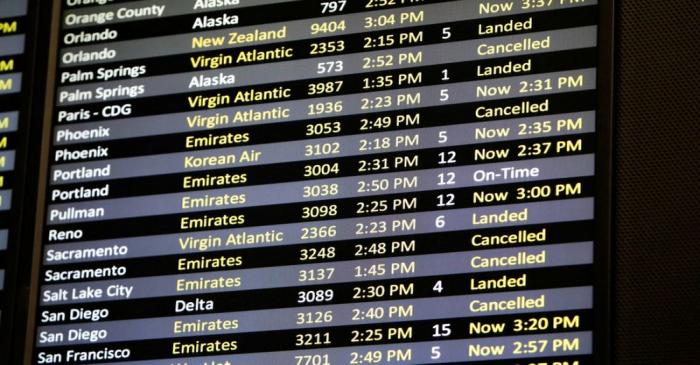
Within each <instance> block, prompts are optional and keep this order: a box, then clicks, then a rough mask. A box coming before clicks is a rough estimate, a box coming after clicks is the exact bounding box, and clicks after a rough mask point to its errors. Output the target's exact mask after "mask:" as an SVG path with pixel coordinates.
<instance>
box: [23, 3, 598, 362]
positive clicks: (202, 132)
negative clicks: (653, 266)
mask: <svg viewBox="0 0 700 365" xmlns="http://www.w3.org/2000/svg"><path fill="white" fill-rule="evenodd" d="M57 3H59V2H58V1H57ZM56 11H57V12H60V17H59V18H58V19H59V22H60V25H57V27H56V28H57V31H59V32H60V33H59V35H58V37H57V39H58V40H57V41H58V49H57V50H56V60H57V61H56V63H57V64H56V69H55V81H54V83H53V84H52V85H54V86H55V89H54V91H55V93H54V99H55V100H54V102H55V106H54V110H52V111H51V116H50V119H51V121H50V122H51V125H52V133H51V142H50V146H46V151H47V153H48V154H49V156H50V158H49V162H50V163H49V166H48V171H46V179H47V188H46V191H45V194H44V197H43V199H45V202H46V204H45V207H46V210H45V216H44V217H43V223H44V230H43V232H42V236H41V240H42V242H41V244H42V252H43V256H42V266H41V270H40V272H39V274H38V275H39V286H38V289H37V293H36V294H37V298H36V300H37V309H36V320H35V322H36V327H37V328H36V333H35V337H34V341H35V344H34V353H33V362H34V363H36V364H143V365H171V364H181V365H184V364H187V365H213V364H217V365H218V364H221V365H224V364H240V365H261V364H294V365H340V364H352V365H355V364H394V363H396V364H446V363H456V364H459V363H485V364H508V365H517V364H522V365H525V364H542V365H544V364H547V365H554V364H559V365H563V364H569V365H571V364H578V365H584V364H592V363H593V361H594V356H598V355H600V354H598V353H597V352H596V351H597V350H596V349H598V346H597V345H596V343H597V341H599V339H600V338H601V337H600V336H603V331H604V330H603V327H604V326H605V323H603V322H604V321H601V318H603V317H601V316H600V315H599V313H600V308H598V307H597V305H596V303H597V301H598V300H600V299H601V298H600V297H599V295H598V294H597V293H599V292H600V290H602V289H604V287H605V286H607V283H605V282H604V281H601V280H600V278H599V276H598V272H599V271H600V270H607V269H606V268H604V267H601V265H602V264H603V263H604V262H605V257H603V256H601V255H602V254H601V252H604V250H602V249H601V245H608V242H607V241H605V240H599V237H600V236H601V235H600V234H599V232H600V225H601V224H603V223H601V222H600V220H599V218H598V216H597V214H596V209H597V206H598V205H599V204H601V203H602V204H605V202H603V201H602V199H599V197H601V196H604V194H605V192H603V191H601V186H600V185H599V179H600V177H601V176H600V166H599V164H598V163H597V161H599V158H600V157H601V155H600V154H601V151H602V150H601V142H600V141H601V138H600V133H601V132H600V131H601V130H607V129H608V128H609V126H607V125H601V123H600V120H601V119H600V118H599V115H600V109H599V97H600V94H599V92H600V90H598V86H597V85H599V80H600V77H599V71H600V61H599V60H600V57H599V55H600V49H599V48H598V44H599V22H600V7H599V5H598V2H597V1H594V0H524V1H520V0H518V1H503V0H493V1H486V0H457V1H455V0H452V1H419V0H412V1H408V0H362V1H357V0H348V1H345V0H334V1H290V0H256V1H245V0H240V1H239V0H216V1H214V0H196V1H193V0H188V1H185V0H177V1H175V0H172V1H166V0H144V1H118V0H114V1H109V0H103V1H86V0H82V1H81V0H62V1H60V9H56ZM603 292H604V291H603Z"/></svg>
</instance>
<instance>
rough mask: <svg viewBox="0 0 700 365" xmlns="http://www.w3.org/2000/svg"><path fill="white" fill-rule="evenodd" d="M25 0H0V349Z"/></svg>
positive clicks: (18, 144) (13, 236)
mask: <svg viewBox="0 0 700 365" xmlns="http://www.w3.org/2000/svg"><path fill="white" fill-rule="evenodd" d="M28 26H29V24H28V19H27V1H24V0H5V1H0V353H2V350H4V348H2V345H3V344H4V343H5V339H6V338H7V334H6V333H5V329H6V326H7V323H6V322H7V314H8V311H9V309H10V308H9V303H10V301H11V300H12V296H11V294H9V293H11V291H10V289H11V287H12V286H13V285H12V284H13V282H12V281H11V280H8V279H9V278H10V277H11V275H10V273H9V269H10V268H11V267H10V266H12V265H11V264H12V262H13V259H12V257H14V252H15V249H16V245H17V243H18V234H19V232H18V224H17V221H18V210H19V205H20V204H19V202H20V201H21V199H20V194H18V192H17V191H18V189H19V187H20V186H21V181H22V173H21V170H22V169H21V167H20V165H21V163H19V162H18V160H19V159H20V158H21V154H22V151H20V150H22V147H23V146H24V143H22V140H23V138H22V137H21V135H22V133H21V132H22V131H24V130H25V129H26V124H27V123H28V122H27V120H26V119H25V116H24V115H23V112H22V110H23V109H24V106H23V105H24V102H23V100H24V99H23V91H24V90H23V89H24V85H23V76H24V75H23V74H24V73H25V72H26V71H29V68H28V67H27V64H28V63H29V62H28V60H27V59H26V58H25V56H24V53H25V50H26V43H27V42H26V35H25V33H26V32H27V28H28Z"/></svg>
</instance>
